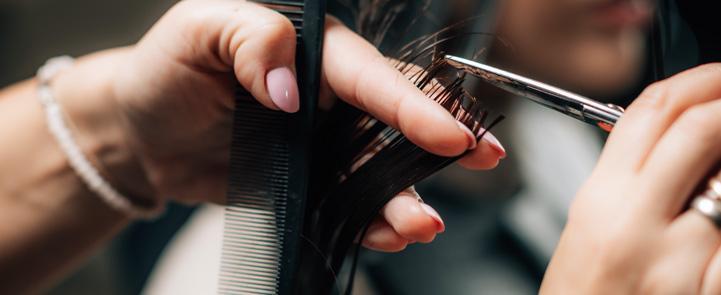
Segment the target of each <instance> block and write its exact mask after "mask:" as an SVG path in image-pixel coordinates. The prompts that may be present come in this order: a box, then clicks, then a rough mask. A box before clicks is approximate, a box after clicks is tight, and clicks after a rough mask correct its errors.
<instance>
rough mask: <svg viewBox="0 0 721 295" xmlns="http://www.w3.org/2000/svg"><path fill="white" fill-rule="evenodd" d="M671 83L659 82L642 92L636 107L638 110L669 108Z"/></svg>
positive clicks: (635, 104)
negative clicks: (640, 108)
mask: <svg viewBox="0 0 721 295" xmlns="http://www.w3.org/2000/svg"><path fill="white" fill-rule="evenodd" d="M669 84H670V82H669V81H667V80H666V81H659V82H654V83H653V84H651V85H649V86H648V87H646V89H644V90H643V92H641V94H640V95H639V96H638V98H637V99H636V101H635V102H634V106H635V107H636V108H639V107H642V108H648V109H662V108H664V107H667V106H668V103H669V101H668V99H667V98H668V94H669V88H670V86H669Z"/></svg>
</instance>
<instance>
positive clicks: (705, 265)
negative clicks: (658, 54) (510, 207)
mask: <svg viewBox="0 0 721 295" xmlns="http://www.w3.org/2000/svg"><path fill="white" fill-rule="evenodd" d="M719 97H721V65H719V64H710V65H704V66H701V67H698V68H695V69H692V70H689V71H686V72H684V73H681V74H679V75H677V76H675V77H673V78H671V79H668V80H666V81H663V82H659V83H656V84H654V85H652V86H650V87H649V88H648V89H646V90H645V91H644V92H643V94H641V96H640V97H639V98H638V99H637V100H636V101H635V102H634V103H633V105H631V106H630V107H629V109H628V110H627V112H626V114H625V115H624V116H623V118H622V119H621V120H620V122H619V123H618V125H617V126H616V128H615V129H614V131H613V133H612V134H611V136H610V138H609V140H608V144H607V145H606V147H605V149H604V152H603V155H602V156H601V159H600V161H599V163H598V166H597V167H596V169H595V170H594V172H593V174H592V176H591V178H590V179H589V180H588V181H587V183H586V184H585V185H584V186H583V188H582V189H581V190H580V192H579V193H578V195H577V198H576V200H575V201H574V203H573V205H572V207H571V210H570V212H569V218H568V224H567V225H566V228H565V230H564V232H563V235H562V237H561V241H560V244H559V246H558V248H557V250H556V253H555V255H554V257H553V259H552V261H551V263H550V265H549V267H548V271H547V273H546V277H545V278H544V281H543V285H542V288H541V292H542V293H546V294H562V293H571V294H591V293H592V294H638V293H643V294H659V293H660V294H698V293H703V294H718V293H719V292H721V279H719V278H721V276H720V273H719V272H720V271H721V256H720V255H719V246H720V245H721V233H720V232H719V229H718V228H716V227H715V226H714V225H713V223H712V222H711V221H710V220H709V219H708V218H706V217H705V216H703V215H701V214H699V213H698V212H695V211H693V210H689V209H687V204H688V201H689V198H690V197H692V194H693V192H694V189H695V188H696V187H697V185H698V184H699V183H701V184H704V185H705V183H706V178H705V177H706V176H707V175H708V174H709V172H714V173H717V172H718V171H713V170H712V169H717V168H718V167H715V168H714V164H715V163H718V162H719V158H721V149H719V146H721V116H720V115H719V114H721V100H719V99H718V98H719Z"/></svg>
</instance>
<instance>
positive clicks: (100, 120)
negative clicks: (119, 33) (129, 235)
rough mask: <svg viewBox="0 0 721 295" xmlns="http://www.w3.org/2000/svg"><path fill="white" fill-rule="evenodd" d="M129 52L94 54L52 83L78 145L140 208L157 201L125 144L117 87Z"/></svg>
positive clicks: (135, 158) (149, 205)
mask: <svg viewBox="0 0 721 295" xmlns="http://www.w3.org/2000/svg"><path fill="white" fill-rule="evenodd" d="M125 51H126V50H125V49H115V50H109V51H103V52H100V53H96V54H92V55H89V56H86V57H83V58H81V59H79V60H78V61H77V62H76V64H75V65H74V66H73V67H72V68H70V69H68V70H66V71H63V72H62V73H61V74H60V75H58V76H57V77H56V78H55V79H54V80H53V82H52V89H53V92H54V94H55V96H56V99H57V100H58V101H59V103H60V105H61V106H62V108H63V110H64V113H65V114H64V115H65V116H66V120H67V124H68V126H69V127H70V129H71V132H72V133H73V135H74V137H75V140H76V141H77V144H78V146H79V147H80V148H81V150H82V152H83V154H85V155H86V156H87V158H88V160H89V161H90V162H91V163H92V164H93V166H95V167H96V169H97V170H98V171H99V172H100V174H101V175H102V177H103V178H104V179H106V180H107V181H108V182H109V183H110V184H111V186H113V187H114V188H115V189H116V190H118V191H119V192H121V193H122V194H123V195H124V196H125V197H127V198H129V199H130V201H131V202H133V203H134V204H137V205H138V206H141V207H146V208H147V207H153V206H156V205H157V203H158V202H161V201H162V200H159V199H157V198H156V196H155V192H154V190H153V188H152V186H151V185H150V184H149V182H148V180H147V179H148V178H147V177H146V174H145V171H144V169H143V167H142V165H141V163H140V161H139V160H138V157H137V155H136V154H135V153H134V151H133V149H132V148H131V145H130V144H129V143H128V140H127V132H126V131H125V128H124V126H125V124H123V123H124V122H123V117H122V115H121V114H120V112H119V109H118V106H117V103H116V102H117V98H116V97H115V93H114V91H113V83H114V80H115V77H114V76H115V75H116V73H117V70H116V68H117V66H118V65H119V64H122V63H123V62H124V59H125Z"/></svg>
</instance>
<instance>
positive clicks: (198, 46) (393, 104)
mask: <svg viewBox="0 0 721 295" xmlns="http://www.w3.org/2000/svg"><path fill="white" fill-rule="evenodd" d="M294 49H295V31H294V29H293V27H292V25H291V23H290V21H288V20H287V19H286V18H285V17H283V16H282V15H280V14H278V13H276V12H274V11H272V10H270V9H267V8H264V7H262V6H260V5H257V4H254V3H251V2H246V1H223V0H213V1H183V2H181V3H179V4H178V5H176V6H175V7H174V8H172V9H171V10H170V11H169V12H168V13H167V14H166V15H165V16H164V17H163V18H162V19H161V20H160V21H159V22H158V23H157V24H156V25H155V26H154V27H153V28H152V29H151V31H150V32H149V33H147V35H146V36H145V37H144V38H143V39H142V40H141V41H140V42H139V43H138V44H137V45H135V46H133V47H131V48H128V49H122V50H119V51H117V52H114V53H112V54H110V56H109V57H107V58H106V59H108V60H110V61H108V62H106V65H107V66H108V67H109V68H111V69H112V70H110V71H111V72H112V73H111V74H109V77H110V78H109V79H110V80H111V81H112V82H111V83H110V86H109V88H110V89H112V95H111V96H112V97H113V99H114V104H113V106H112V108H110V109H112V110H113V112H114V114H113V115H112V116H108V117H112V118H115V117H117V118H119V119H118V120H120V121H121V122H122V125H121V126H122V128H121V129H122V130H120V131H119V132H120V133H123V134H125V138H126V139H127V140H126V144H127V146H129V147H130V148H129V150H130V151H132V155H131V156H129V157H130V158H133V159H136V163H137V165H136V166H138V167H140V170H138V171H140V172H139V173H126V174H125V175H120V176H117V175H116V176H117V178H118V180H117V181H118V183H121V184H125V183H147V191H145V192H144V193H145V194H146V195H153V196H159V197H160V196H162V197H170V198H174V199H175V200H179V201H185V202H202V201H212V202H217V203H222V202H223V200H224V198H225V189H226V184H225V182H226V179H227V170H228V167H227V165H228V162H229V159H228V155H229V152H228V150H229V145H230V143H229V139H230V137H229V136H228V135H229V134H230V132H231V129H230V128H231V119H232V110H233V107H234V105H233V90H234V84H235V83H237V82H240V84H241V85H242V86H243V87H244V88H245V89H247V90H249V91H250V92H251V93H252V95H253V96H254V97H255V98H256V99H257V100H258V101H259V102H260V103H262V104H263V105H265V106H266V107H268V108H271V109H276V110H277V109H280V110H283V111H287V112H294V111H296V110H297V109H298V97H297V85H296V82H295V77H294V72H295V67H294V55H295V52H294ZM231 73H235V76H236V77H237V79H238V81H237V82H236V81H233V80H232V75H231ZM321 84H322V91H321V93H324V95H323V97H322V98H321V99H322V101H321V105H326V106H327V105H329V104H331V103H332V102H330V101H329V98H330V97H331V96H332V95H330V94H331V93H332V94H335V95H337V96H338V97H340V98H341V99H343V100H344V101H346V102H347V103H349V104H351V105H353V106H356V107H358V108H361V109H363V110H365V111H367V112H369V113H371V114H372V115H374V116H376V117H377V118H378V119H380V120H382V121H384V122H386V123H388V124H389V125H390V126H393V127H395V128H398V129H399V130H401V131H402V132H403V133H404V134H405V135H406V136H407V137H408V138H409V139H410V140H411V141H413V142H414V143H416V144H418V145H419V146H421V147H423V148H425V149H427V150H428V151H430V152H434V153H437V154H440V155H444V156H453V155H459V154H461V153H463V152H465V151H466V150H467V149H469V147H471V146H473V145H475V139H473V137H472V134H470V131H468V130H466V129H464V128H460V127H459V126H458V124H457V123H456V121H455V120H454V119H453V118H452V117H451V116H450V115H449V114H448V113H447V112H446V111H445V110H444V109H443V108H442V107H440V106H439V105H437V104H436V103H434V102H432V101H431V100H429V99H428V98H426V97H425V96H424V95H423V93H422V92H421V91H419V90H418V89H417V88H416V87H415V86H413V85H412V84H411V83H410V82H408V81H407V79H406V78H405V77H403V76H402V75H401V74H400V73H399V72H398V71H396V70H395V69H394V68H393V67H392V66H390V65H389V64H388V63H387V61H386V59H385V58H384V57H383V56H382V55H381V54H380V53H379V52H378V51H377V50H376V49H375V48H374V47H373V46H371V45H370V44H369V43H367V42H366V41H365V40H363V39H362V38H361V37H359V36H357V35H356V34H354V33H353V32H351V31H350V30H349V29H347V28H346V27H344V26H343V25H342V24H340V23H339V22H338V21H336V20H335V19H333V18H328V20H327V26H326V29H325V46H324V56H323V81H322V83H321ZM286 93H288V95H285V94H286ZM502 156H504V152H503V149H502V148H501V147H500V145H499V144H498V143H497V141H493V140H490V139H489V140H484V141H482V143H480V144H479V145H478V147H477V148H476V149H474V150H473V152H472V153H471V154H470V155H468V156H467V157H466V158H465V159H463V163H464V164H465V165H467V166H469V167H472V168H477V169H489V168H492V167H494V166H496V165H497V163H498V161H499V159H500V158H501V157H502ZM136 172H137V171H136ZM131 178H132V179H131ZM138 178H140V179H138ZM429 208H430V207H428V206H427V205H422V204H420V203H419V202H418V201H417V200H416V198H415V192H414V191H412V190H409V191H407V192H405V193H403V194H401V195H399V196H398V197H397V198H395V199H394V200H392V201H391V202H390V203H389V204H388V206H387V207H386V208H385V209H384V210H383V217H384V219H383V220H380V221H378V222H376V223H375V224H374V227H373V230H371V231H370V232H369V233H368V235H367V239H366V240H365V244H366V245H367V246H369V247H371V248H375V249H379V250H387V251H397V250H401V249H403V248H404V247H405V246H406V245H407V244H408V243H409V242H413V241H420V242H430V241H431V240H433V238H434V237H435V235H436V233H438V232H440V231H442V230H443V223H442V221H441V219H440V217H439V216H438V214H437V213H435V211H433V210H432V209H430V210H429Z"/></svg>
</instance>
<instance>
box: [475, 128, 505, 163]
mask: <svg viewBox="0 0 721 295" xmlns="http://www.w3.org/2000/svg"><path fill="white" fill-rule="evenodd" d="M481 132H483V130H481ZM483 140H484V141H485V142H487V143H488V145H490V146H491V148H492V149H493V150H495V151H496V152H497V153H498V154H499V155H500V158H501V159H505V158H506V149H505V148H504V147H503V145H501V142H500V141H498V138H496V137H495V136H494V135H493V133H491V132H490V131H486V133H485V134H484V135H483Z"/></svg>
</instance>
